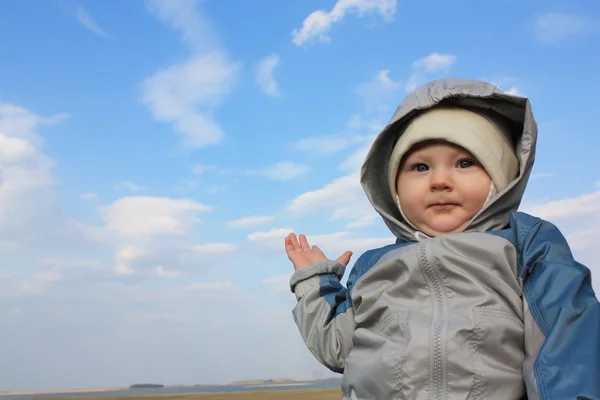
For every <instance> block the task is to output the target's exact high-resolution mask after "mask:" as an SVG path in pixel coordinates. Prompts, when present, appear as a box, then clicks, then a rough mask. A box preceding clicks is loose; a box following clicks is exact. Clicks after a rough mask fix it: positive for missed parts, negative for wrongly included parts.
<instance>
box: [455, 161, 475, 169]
mask: <svg viewBox="0 0 600 400" xmlns="http://www.w3.org/2000/svg"><path fill="white" fill-rule="evenodd" d="M457 165H458V168H469V167H470V166H472V165H473V161H472V160H460V161H459V162H458V164H457Z"/></svg>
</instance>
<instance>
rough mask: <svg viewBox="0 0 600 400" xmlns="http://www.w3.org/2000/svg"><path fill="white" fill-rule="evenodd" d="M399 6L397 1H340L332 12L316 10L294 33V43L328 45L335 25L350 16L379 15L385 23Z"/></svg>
mask: <svg viewBox="0 0 600 400" xmlns="http://www.w3.org/2000/svg"><path fill="white" fill-rule="evenodd" d="M397 4H398V1H397V0H338V1H337V2H336V3H335V5H334V6H333V8H332V9H331V11H325V10H316V11H314V12H312V13H311V14H310V15H309V16H308V17H306V19H305V20H304V22H303V23H302V27H301V28H300V29H294V30H293V31H292V42H293V43H294V44H295V45H297V46H302V45H305V44H307V43H309V42H312V41H313V40H319V41H320V42H322V43H328V42H329V41H330V40H331V38H330V37H329V36H328V35H327V34H328V33H329V31H330V30H331V27H332V26H333V24H334V23H336V22H340V21H341V20H342V19H344V17H345V16H346V15H348V14H355V15H357V16H359V17H362V16H364V15H365V14H371V13H377V14H379V15H380V16H381V17H382V18H383V20H384V21H390V20H392V19H393V17H394V14H395V13H396V6H397Z"/></svg>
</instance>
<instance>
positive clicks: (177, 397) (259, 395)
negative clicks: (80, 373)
mask: <svg viewBox="0 0 600 400" xmlns="http://www.w3.org/2000/svg"><path fill="white" fill-rule="evenodd" d="M341 398H342V392H341V391H340V389H298V390H296V389H288V390H257V391H249V392H229V393H172V394H144V395H140V394H128V395H122V396H102V395H99V396H93V397H92V396H85V397H53V398H52V400H263V399H264V400H341Z"/></svg>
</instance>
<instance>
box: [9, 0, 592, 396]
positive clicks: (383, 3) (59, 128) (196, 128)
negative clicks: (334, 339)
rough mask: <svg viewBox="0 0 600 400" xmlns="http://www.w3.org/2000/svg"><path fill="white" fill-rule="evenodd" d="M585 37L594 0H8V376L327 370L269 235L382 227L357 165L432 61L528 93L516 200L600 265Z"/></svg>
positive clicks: (369, 234) (120, 381)
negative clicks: (523, 168) (527, 155)
mask: <svg viewBox="0 0 600 400" xmlns="http://www.w3.org/2000/svg"><path fill="white" fill-rule="evenodd" d="M599 35H600V5H598V4H597V3H595V2H588V1H584V0H580V1H570V2H568V3H566V2H564V1H551V0H545V1H541V0H540V1H530V2H522V1H517V0H509V1H504V2H479V1H455V2H452V4H450V3H436V6H435V7H433V6H432V5H429V4H424V3H423V2H418V1H414V0H406V1H396V0H353V1H348V0H338V1H335V0H318V1H317V0H303V1H296V2H283V1H274V0H270V1H267V0H254V1H238V2H225V1H216V0H205V1H184V0H172V1H168V2H167V1H162V2H161V1H141V0H135V1H134V0H132V1H127V2H125V1H123V2H100V1H80V2H74V1H67V0H52V1H45V2H39V1H34V0H22V1H12V2H5V3H4V4H3V6H2V9H0V54H1V55H2V56H1V60H0V77H1V79H0V172H1V174H2V180H1V181H0V209H2V210H3V212H2V213H0V252H2V261H0V314H1V315H3V318H2V320H1V321H0V332H2V334H1V336H0V338H1V339H2V340H0V343H1V344H0V354H2V360H1V361H0V376H1V377H2V379H0V390H36V389H55V388H82V387H105V386H111V387H112V386H121V385H129V384H131V383H134V382H149V381H150V382H160V383H165V384H191V383H218V382H228V381H232V380H237V379H252V378H272V377H280V376H284V377H293V378H313V377H321V376H329V375H331V374H330V373H328V372H327V370H325V369H324V368H323V367H321V366H320V365H318V364H317V362H316V361H315V360H313V359H312V356H311V355H310V353H309V352H308V350H307V349H306V348H305V347H304V346H303V344H302V341H301V339H300V336H299V334H298V332H297V330H296V328H295V325H294V323H293V319H292V315H291V309H292V307H293V305H294V299H293V295H292V294H291V293H290V292H289V289H288V280H289V277H290V275H291V272H292V267H291V264H290V263H289V261H288V260H287V257H286V256H285V253H284V251H283V236H284V235H285V234H286V233H288V232H289V231H290V230H295V231H298V232H304V233H307V234H309V235H310V237H311V238H312V240H313V241H314V242H315V243H318V244H319V245H320V246H321V247H322V248H323V249H324V250H325V251H326V253H327V254H328V255H330V256H331V257H337V256H338V255H339V254H341V252H343V251H344V250H346V249H349V250H352V251H353V252H354V253H355V256H354V258H356V257H358V256H359V255H360V253H361V252H362V251H364V250H366V249H368V248H370V247H374V246H381V245H384V244H388V243H390V242H391V241H393V238H392V237H391V235H390V233H389V232H388V231H387V230H386V228H385V226H384V224H383V223H382V221H381V219H380V218H379V217H378V216H377V215H375V213H374V212H373V211H372V210H371V208H370V207H369V205H368V202H367V201H366V198H365V196H364V194H363V193H362V191H361V189H360V186H359V182H358V175H357V174H358V170H359V167H360V164H361V162H362V158H363V157H364V155H365V154H366V150H367V149H368V146H369V144H370V140H372V139H373V135H375V134H376V133H378V130H379V129H381V128H382V127H383V126H384V125H385V123H386V122H387V121H388V119H389V118H390V117H391V115H392V112H393V110H394V109H395V107H396V106H397V105H398V103H399V102H400V101H401V100H402V98H403V97H404V96H406V94H407V93H408V92H410V90H412V89H414V88H415V87H417V86H418V85H420V84H423V83H425V82H426V81H427V80H429V79H435V78H440V77H447V76H458V77H468V78H476V79H486V80H489V81H491V82H493V83H495V84H497V85H498V86H499V87H501V88H502V89H503V90H507V91H511V92H515V93H518V94H521V95H524V96H527V97H529V98H530V99H531V101H532V104H533V108H534V112H535V115H536V117H537V120H538V123H539V127H540V134H539V144H538V155H537V160H536V165H535V168H534V176H533V177H532V180H531V182H530V186H529V189H528V191H527V194H526V197H525V199H524V201H523V205H522V209H523V210H524V211H529V212H531V213H535V214H536V215H539V216H541V217H544V218H547V219H549V220H551V221H552V222H554V223H556V224H557V225H558V226H559V227H560V228H562V229H563V230H564V232H565V234H566V236H567V238H568V240H569V242H570V243H571V245H572V247H573V251H574V252H575V255H576V256H577V257H578V259H580V260H581V261H582V262H584V263H586V264H587V265H589V266H590V268H591V269H592V270H593V271H594V272H596V273H598V274H600V264H599V263H598V260H599V259H600V252H599V250H598V246H597V241H598V237H600V230H599V229H598V226H600V218H599V217H598V216H599V215H600V161H599V158H598V156H597V149H598V147H599V145H600V139H599V137H600V136H599V135H598V124H597V121H596V117H597V115H598V114H599V112H600V109H599V108H598V107H599V106H598V104H599V102H598V100H597V97H596V96H597V93H600V82H599V81H598V79H596V77H597V72H596V71H598V70H599V67H600V53H599V52H598V51H597V43H598V40H599ZM594 276H595V275H594ZM594 286H595V288H596V290H597V291H598V290H600V280H598V279H596V280H595V281H594Z"/></svg>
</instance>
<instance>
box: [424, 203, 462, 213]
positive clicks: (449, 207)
mask: <svg viewBox="0 0 600 400" xmlns="http://www.w3.org/2000/svg"><path fill="white" fill-rule="evenodd" d="M459 205H460V204H458V203H450V202H439V203H433V204H431V205H430V206H429V208H433V209H434V210H439V211H445V210H452V209H453V208H454V207H458V206H459Z"/></svg>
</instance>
